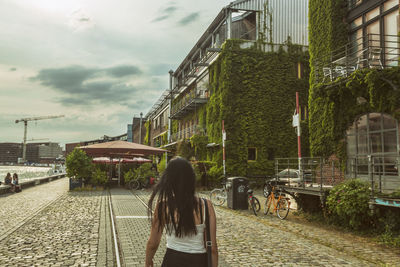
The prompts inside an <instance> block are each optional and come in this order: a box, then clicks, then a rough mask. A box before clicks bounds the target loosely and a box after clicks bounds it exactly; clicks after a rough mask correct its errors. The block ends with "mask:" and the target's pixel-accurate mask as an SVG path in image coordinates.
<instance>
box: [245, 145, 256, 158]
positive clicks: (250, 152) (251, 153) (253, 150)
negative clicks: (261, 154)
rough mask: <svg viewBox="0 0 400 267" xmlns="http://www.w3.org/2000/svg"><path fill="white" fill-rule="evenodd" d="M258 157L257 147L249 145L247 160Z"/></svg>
mask: <svg viewBox="0 0 400 267" xmlns="http://www.w3.org/2000/svg"><path fill="white" fill-rule="evenodd" d="M256 159H257V148H255V147H249V148H247V160H253V161H254V160H256Z"/></svg>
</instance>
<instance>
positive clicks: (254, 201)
mask: <svg viewBox="0 0 400 267" xmlns="http://www.w3.org/2000/svg"><path fill="white" fill-rule="evenodd" d="M247 195H248V201H249V208H251V209H252V210H253V213H254V215H256V216H257V212H259V211H260V209H261V205H260V201H259V200H258V198H256V197H255V196H254V195H253V189H249V190H247Z"/></svg>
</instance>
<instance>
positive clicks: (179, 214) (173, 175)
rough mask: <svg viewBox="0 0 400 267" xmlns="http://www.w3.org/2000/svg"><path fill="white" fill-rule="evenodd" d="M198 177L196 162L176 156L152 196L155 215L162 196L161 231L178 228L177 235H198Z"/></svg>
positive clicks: (170, 230)
mask: <svg viewBox="0 0 400 267" xmlns="http://www.w3.org/2000/svg"><path fill="white" fill-rule="evenodd" d="M195 183H196V176H195V173H194V170H193V167H192V165H191V164H190V162H189V161H187V160H186V159H184V158H174V159H172V160H171V161H170V162H169V163H168V165H167V168H166V169H165V171H164V173H163V174H162V176H161V179H160V182H159V183H158V184H157V185H156V187H155V188H154V190H153V193H152V194H151V196H150V200H149V205H148V214H149V216H150V218H153V217H152V209H153V201H154V199H155V197H156V196H158V198H157V201H156V204H157V205H158V209H157V210H156V212H157V214H156V215H157V218H158V220H159V230H160V231H162V230H163V229H162V227H163V226H165V227H166V230H167V233H168V234H171V233H172V230H173V229H174V230H175V235H176V236H177V237H182V236H187V235H193V234H197V229H196V225H195V222H194V214H193V211H195V212H196V213H197V212H199V209H198V202H197V199H196V197H195Z"/></svg>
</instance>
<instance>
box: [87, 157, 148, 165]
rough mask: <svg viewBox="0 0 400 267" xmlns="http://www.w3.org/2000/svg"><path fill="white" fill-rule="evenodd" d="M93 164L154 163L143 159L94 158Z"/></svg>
mask: <svg viewBox="0 0 400 267" xmlns="http://www.w3.org/2000/svg"><path fill="white" fill-rule="evenodd" d="M92 162H93V163H103V164H104V163H105V164H110V163H111V164H118V163H146V162H152V161H151V160H150V159H145V158H141V157H135V158H133V159H127V158H121V159H117V158H109V157H97V158H93V160H92Z"/></svg>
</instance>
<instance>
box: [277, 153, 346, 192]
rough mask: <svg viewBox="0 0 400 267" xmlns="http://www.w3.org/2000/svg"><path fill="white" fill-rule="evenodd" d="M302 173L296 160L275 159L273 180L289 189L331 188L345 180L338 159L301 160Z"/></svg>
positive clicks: (308, 158)
mask: <svg viewBox="0 0 400 267" xmlns="http://www.w3.org/2000/svg"><path fill="white" fill-rule="evenodd" d="M300 164H301V169H302V173H300V172H299V160H298V158H277V159H275V178H274V179H275V180H277V181H278V180H279V181H281V183H282V184H283V183H284V184H285V185H286V186H289V187H303V188H305V187H307V188H309V189H319V190H322V189H324V188H331V187H333V186H335V185H337V184H339V183H341V182H343V181H344V180H345V174H344V172H343V171H342V170H343V168H342V165H341V163H340V161H339V160H338V159H335V158H330V159H324V158H310V157H306V158H302V160H301V162H300Z"/></svg>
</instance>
